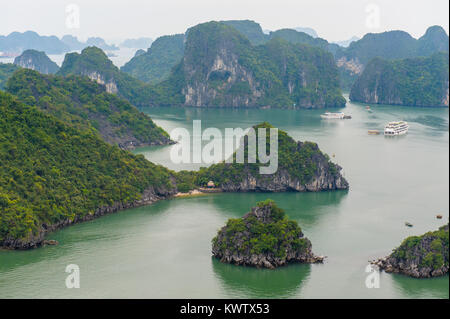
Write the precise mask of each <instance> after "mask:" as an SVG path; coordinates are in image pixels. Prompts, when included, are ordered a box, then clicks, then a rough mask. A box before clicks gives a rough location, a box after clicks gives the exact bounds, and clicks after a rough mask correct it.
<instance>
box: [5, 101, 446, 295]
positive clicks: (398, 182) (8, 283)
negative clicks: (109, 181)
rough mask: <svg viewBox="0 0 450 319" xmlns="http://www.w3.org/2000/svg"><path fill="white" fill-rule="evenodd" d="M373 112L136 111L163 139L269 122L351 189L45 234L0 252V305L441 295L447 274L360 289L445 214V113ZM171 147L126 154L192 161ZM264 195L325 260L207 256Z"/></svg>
mask: <svg viewBox="0 0 450 319" xmlns="http://www.w3.org/2000/svg"><path fill="white" fill-rule="evenodd" d="M372 109H373V113H368V112H367V111H366V110H365V107H364V105H358V104H354V103H347V107H346V108H344V109H343V111H344V112H345V113H348V114H351V115H352V117H353V118H352V119H351V120H342V121H326V120H321V119H320V116H319V115H320V114H321V113H322V112H323V110H296V111H294V110H245V109H226V110H221V109H209V110H208V109H194V108H187V109H184V108H152V109H144V110H143V111H144V112H146V113H147V114H149V115H151V116H152V118H153V119H154V120H155V122H156V123H157V124H159V125H160V126H162V127H163V128H165V129H166V130H167V131H169V132H170V131H171V130H172V129H173V128H176V127H185V128H187V129H188V130H190V131H191V130H192V120H195V119H201V120H202V126H203V128H206V127H217V128H219V129H221V130H222V132H223V130H224V128H226V127H242V128H247V127H250V126H252V125H254V124H257V123H259V122H262V121H269V122H270V123H271V124H272V125H274V126H276V127H279V128H280V129H283V130H286V131H287V132H288V133H289V134H290V135H291V136H292V137H293V138H295V139H296V140H302V141H303V140H309V141H314V142H317V143H318V144H319V147H320V148H321V149H322V150H323V151H324V152H326V153H328V154H329V155H330V157H331V158H332V159H333V160H334V161H335V162H337V163H338V164H339V165H341V166H342V167H343V168H344V170H343V171H344V174H345V177H346V178H347V179H348V181H349V183H350V190H349V191H348V192H342V191H339V192H321V193H275V194H267V193H247V194H213V195H207V196H201V197H195V198H178V199H173V200H166V201H161V202H158V203H156V204H154V205H150V206H146V207H140V208H136V209H130V210H127V211H122V212H119V213H116V214H112V215H109V216H105V217H102V218H99V219H97V220H94V221H91V222H86V223H83V224H78V225H75V226H72V227H69V228H66V229H63V230H61V231H58V232H55V233H54V234H51V235H50V236H49V238H50V239H56V240H58V241H59V245H58V246H48V247H44V248H41V249H36V250H31V251H0V298H16V297H29V298H46V297H51V298H82V297H85V298H258V297H275V298H277V297H279V298H448V297H449V277H448V276H446V277H442V278H435V279H412V278H408V277H405V276H401V275H392V274H386V273H381V274H380V288H378V289H376V288H373V289H368V288H366V286H365V280H366V276H367V275H368V273H366V272H365V268H366V266H367V264H368V260H369V259H373V258H376V257H381V256H385V255H387V254H389V253H390V251H391V250H392V249H393V248H394V247H396V246H398V245H399V244H400V243H401V241H402V240H403V239H404V238H405V237H407V236H410V235H417V234H422V233H424V232H426V231H429V230H434V229H437V228H438V227H439V226H441V225H443V224H444V223H447V222H448V212H449V197H448V191H449V178H448V176H449V171H448V167H449V132H448V125H449V116H448V109H434V108H432V109H427V108H407V107H396V106H395V107H394V106H372ZM399 119H402V120H406V121H408V122H409V124H410V130H409V133H408V135H407V136H403V137H399V138H385V137H384V136H383V135H377V136H371V135H368V134H367V130H369V129H379V130H382V129H383V126H384V124H385V123H386V122H388V121H392V120H399ZM225 142H226V143H229V142H230V141H225ZM171 147H173V146H163V147H150V148H143V149H139V150H136V153H141V154H144V155H145V157H146V158H148V159H149V160H151V161H154V162H157V163H160V164H163V165H165V166H167V167H169V168H171V169H176V170H179V169H196V168H198V167H199V166H200V165H198V164H183V165H176V164H173V163H172V162H171V161H170V149H171ZM333 155H334V157H333ZM266 198H272V199H274V200H275V201H276V202H277V203H278V205H279V206H281V207H282V208H284V209H285V210H286V212H287V214H288V215H289V217H290V218H293V219H295V220H297V221H298V222H299V224H300V226H301V227H302V229H303V231H304V233H305V234H306V236H307V237H308V238H309V239H311V241H312V244H313V250H314V252H315V253H316V254H321V255H326V256H327V259H326V262H325V263H324V264H322V265H290V266H287V267H282V268H279V269H276V270H265V269H254V268H246V267H237V266H233V265H226V264H221V263H220V262H218V261H217V260H215V259H213V258H211V252H210V250H211V239H212V237H213V236H214V235H215V233H216V232H217V230H218V229H219V228H220V227H222V226H223V225H224V223H225V222H226V220H227V219H228V218H231V217H234V218H236V217H240V216H242V215H243V214H244V213H245V212H247V211H248V210H249V209H250V207H251V206H253V205H254V204H255V203H256V202H257V201H259V200H263V199H266ZM436 214H442V215H444V218H443V219H442V220H438V219H436V217H435V216H436ZM405 221H408V222H410V223H412V224H414V227H412V228H408V227H405V225H404V223H405ZM68 264H77V265H79V267H80V275H81V288H80V289H67V288H66V287H65V279H66V276H67V275H68V274H67V273H65V267H66V265H68Z"/></svg>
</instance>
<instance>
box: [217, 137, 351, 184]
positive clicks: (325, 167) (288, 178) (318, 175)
mask: <svg viewBox="0 0 450 319" xmlns="http://www.w3.org/2000/svg"><path fill="white" fill-rule="evenodd" d="M298 143H299V148H300V147H301V144H302V142H298ZM314 161H315V163H316V167H317V170H316V172H315V174H314V176H313V177H312V178H311V179H309V180H308V181H304V180H302V179H300V178H298V177H296V176H294V175H293V174H291V173H290V172H289V171H288V170H287V169H286V168H282V167H281V168H279V169H278V170H277V172H276V173H275V174H270V175H260V174H258V173H256V174H255V171H254V170H252V169H249V168H244V172H243V174H242V178H241V179H239V180H233V181H228V182H225V183H223V184H221V186H220V187H221V189H222V190H223V191H226V192H255V191H256V192H285V191H297V192H318V191H326V190H346V189H348V188H349V184H348V182H347V180H346V179H345V178H344V177H343V176H342V175H341V174H340V171H341V169H342V168H341V167H340V166H338V165H336V164H334V169H335V170H337V172H338V173H334V172H333V173H332V172H331V171H330V164H329V163H328V160H327V159H326V158H325V157H322V156H317V157H316V158H315V159H314ZM227 165H230V166H231V164H227Z"/></svg>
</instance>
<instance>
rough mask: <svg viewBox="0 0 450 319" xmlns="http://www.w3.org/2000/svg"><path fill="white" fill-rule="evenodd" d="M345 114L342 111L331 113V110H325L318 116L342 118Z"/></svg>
mask: <svg viewBox="0 0 450 319" xmlns="http://www.w3.org/2000/svg"><path fill="white" fill-rule="evenodd" d="M344 116H345V114H344V113H343V112H338V113H331V112H325V113H323V114H320V117H321V118H323V119H343V118H344Z"/></svg>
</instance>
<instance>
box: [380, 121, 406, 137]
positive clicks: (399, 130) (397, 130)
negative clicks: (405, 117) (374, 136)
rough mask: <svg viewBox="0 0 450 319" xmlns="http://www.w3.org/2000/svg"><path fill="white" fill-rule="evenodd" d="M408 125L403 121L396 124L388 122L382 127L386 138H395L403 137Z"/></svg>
mask: <svg viewBox="0 0 450 319" xmlns="http://www.w3.org/2000/svg"><path fill="white" fill-rule="evenodd" d="M408 128H409V126H408V123H407V122H405V121H397V122H389V123H388V124H387V125H386V126H385V127H384V135H386V136H395V135H403V134H406V133H407V132H408Z"/></svg>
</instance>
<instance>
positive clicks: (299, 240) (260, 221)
mask: <svg viewBox="0 0 450 319" xmlns="http://www.w3.org/2000/svg"><path fill="white" fill-rule="evenodd" d="M212 254H213V256H214V257H216V258H218V259H219V260H220V261H221V262H223V263H230V264H235V265H242V266H254V267H258V268H269V269H274V268H276V267H280V266H284V265H286V264H288V263H321V262H323V259H324V257H322V256H316V255H314V253H313V252H312V245H311V241H310V240H309V239H308V238H306V237H305V236H304V234H303V232H302V230H301V228H300V227H299V225H298V224H297V222H296V221H294V220H290V219H288V218H287V217H286V215H285V212H284V210H283V209H281V208H279V207H278V206H277V205H276V204H275V202H274V201H272V200H270V199H268V200H266V201H263V202H259V203H257V205H256V207H252V209H251V211H250V212H248V213H247V214H245V215H244V216H243V217H242V218H237V219H229V220H228V222H227V224H226V225H225V226H224V227H223V228H222V229H220V230H219V232H218V234H217V236H216V237H214V238H213V240H212Z"/></svg>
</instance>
